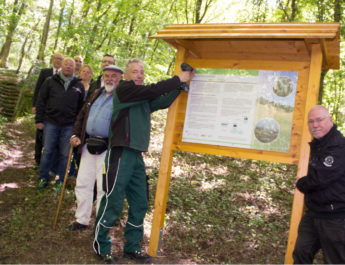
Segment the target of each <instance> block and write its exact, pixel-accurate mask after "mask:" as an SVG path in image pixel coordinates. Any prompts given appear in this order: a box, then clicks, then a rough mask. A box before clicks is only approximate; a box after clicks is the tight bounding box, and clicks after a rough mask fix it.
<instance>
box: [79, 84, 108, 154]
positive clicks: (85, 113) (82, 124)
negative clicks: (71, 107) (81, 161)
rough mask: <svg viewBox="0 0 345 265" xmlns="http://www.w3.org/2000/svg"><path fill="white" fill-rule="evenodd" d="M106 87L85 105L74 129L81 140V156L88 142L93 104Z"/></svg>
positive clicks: (100, 89)
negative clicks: (88, 121) (87, 127)
mask: <svg viewBox="0 0 345 265" xmlns="http://www.w3.org/2000/svg"><path fill="white" fill-rule="evenodd" d="M103 90H104V87H102V88H99V89H96V90H94V92H93V94H92V96H91V97H90V98H89V99H88V100H87V101H86V102H85V103H84V105H83V108H82V109H81V110H80V112H79V114H78V116H77V119H76V121H75V123H74V127H73V135H75V136H77V137H78V138H79V139H80V142H81V143H80V145H79V146H78V152H79V153H80V154H81V152H82V150H83V146H84V144H85V140H86V125H87V120H88V118H89V113H90V109H91V106H92V104H93V103H94V102H95V101H96V99H97V98H98V97H99V96H100V95H101V93H102V91H103Z"/></svg>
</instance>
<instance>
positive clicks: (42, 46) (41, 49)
mask: <svg viewBox="0 0 345 265" xmlns="http://www.w3.org/2000/svg"><path fill="white" fill-rule="evenodd" d="M53 5H54V0H50V4H49V8H48V13H47V16H46V21H45V23H44V27H43V32H42V39H41V42H40V46H39V50H38V55H37V60H39V61H44V51H45V49H46V46H47V39H48V34H49V28H50V19H51V16H52V12H53Z"/></svg>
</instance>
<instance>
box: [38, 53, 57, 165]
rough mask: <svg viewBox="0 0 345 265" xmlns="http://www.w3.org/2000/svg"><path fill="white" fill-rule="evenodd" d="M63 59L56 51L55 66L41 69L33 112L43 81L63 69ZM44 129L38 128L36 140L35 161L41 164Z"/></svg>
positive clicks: (53, 60) (53, 62)
mask: <svg viewBox="0 0 345 265" xmlns="http://www.w3.org/2000/svg"><path fill="white" fill-rule="evenodd" d="M62 60H63V55H62V54H61V53H55V54H54V55H53V56H52V64H53V67H51V68H44V69H42V70H41V72H40V74H39V76H38V79H37V82H36V87H35V91H34V97H33V99H32V114H35V113H36V102H37V98H38V93H39V91H40V88H41V86H42V84H43V82H44V81H45V80H46V79H47V78H48V77H50V76H53V75H54V74H57V73H58V72H59V71H60V70H61V64H62ZM42 138H43V130H40V129H37V130H36V140H35V161H36V164H37V165H39V164H40V161H41V153H42V148H43V141H42Z"/></svg>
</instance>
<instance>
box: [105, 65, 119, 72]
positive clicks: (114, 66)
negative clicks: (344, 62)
mask: <svg viewBox="0 0 345 265" xmlns="http://www.w3.org/2000/svg"><path fill="white" fill-rule="evenodd" d="M106 70H114V71H118V72H120V73H121V74H123V71H122V69H121V68H120V67H118V66H116V65H108V66H106V67H104V68H103V72H104V71H106Z"/></svg>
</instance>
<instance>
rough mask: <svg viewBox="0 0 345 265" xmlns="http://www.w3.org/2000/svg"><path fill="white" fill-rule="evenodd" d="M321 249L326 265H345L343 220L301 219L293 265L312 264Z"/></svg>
mask: <svg viewBox="0 0 345 265" xmlns="http://www.w3.org/2000/svg"><path fill="white" fill-rule="evenodd" d="M320 249H322V252H323V257H324V262H325V263H326V264H345V219H339V218H335V219H324V218H315V217H312V216H310V214H309V213H308V212H307V213H305V214H304V216H303V217H302V220H301V223H300V225H299V228H298V237H297V240H296V245H295V249H294V252H293V259H294V263H295V264H312V263H313V259H314V256H315V255H316V253H317V252H318V251H319V250H320Z"/></svg>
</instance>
